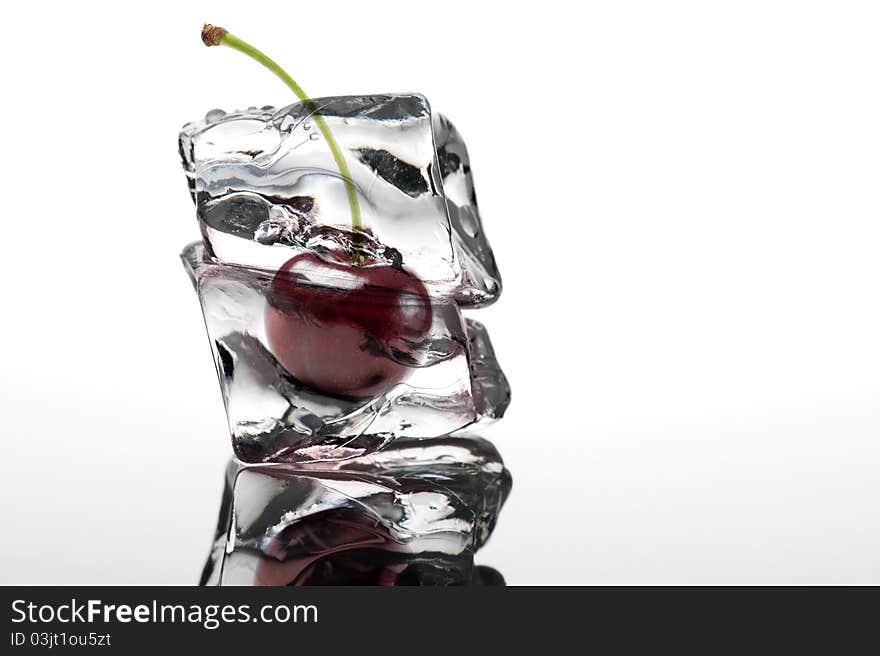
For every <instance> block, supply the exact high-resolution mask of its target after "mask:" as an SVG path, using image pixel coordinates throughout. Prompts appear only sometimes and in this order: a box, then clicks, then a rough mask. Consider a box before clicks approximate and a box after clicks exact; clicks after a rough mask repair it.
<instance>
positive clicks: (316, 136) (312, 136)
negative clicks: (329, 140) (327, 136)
mask: <svg viewBox="0 0 880 656" xmlns="http://www.w3.org/2000/svg"><path fill="white" fill-rule="evenodd" d="M319 136H320V135H318V133H317V132H313V133H312V134H310V135H309V139H311V140H312V141H317V140H318V137H319Z"/></svg>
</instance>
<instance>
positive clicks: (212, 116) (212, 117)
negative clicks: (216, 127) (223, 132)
mask: <svg viewBox="0 0 880 656" xmlns="http://www.w3.org/2000/svg"><path fill="white" fill-rule="evenodd" d="M224 116H226V112H224V111H223V110H222V109H212V110H211V111H210V112H208V113H207V114H205V120H206V121H207V122H208V123H214V122H215V121H219V120H220V119H221V118H223V117H224Z"/></svg>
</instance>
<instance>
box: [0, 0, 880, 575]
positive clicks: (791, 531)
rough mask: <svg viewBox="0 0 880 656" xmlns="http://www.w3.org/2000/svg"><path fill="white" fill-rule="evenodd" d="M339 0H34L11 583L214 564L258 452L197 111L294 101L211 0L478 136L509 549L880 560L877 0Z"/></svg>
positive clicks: (28, 20)
mask: <svg viewBox="0 0 880 656" xmlns="http://www.w3.org/2000/svg"><path fill="white" fill-rule="evenodd" d="M338 4H339V6H334V8H333V9H332V11H331V10H330V9H327V10H326V11H325V13H322V11H323V10H321V9H320V8H319V6H316V5H314V4H312V5H300V4H295V5H294V4H289V3H285V4H283V5H278V6H277V7H276V8H275V9H272V10H271V11H263V10H260V11H258V10H257V9H256V7H254V6H246V7H242V6H241V3H239V2H235V3H231V2H230V3H217V2H211V3H207V2H202V3H192V4H189V5H187V6H186V7H185V8H184V6H183V5H180V6H177V7H175V8H174V10H173V11H171V10H164V9H156V8H152V9H150V10H149V13H146V12H147V10H145V13H144V15H143V16H137V15H133V14H132V9H131V8H125V7H121V6H114V5H113V4H109V3H108V4H106V5H98V4H96V3H88V2H86V3H76V6H72V5H71V6H68V5H63V4H61V3H59V4H58V5H57V6H56V7H55V9H54V12H55V15H54V19H53V20H51V21H48V22H46V21H45V19H46V16H47V15H48V14H47V11H48V10H47V8H46V7H45V6H43V5H42V4H40V5H37V4H34V3H31V4H30V5H19V6H18V7H17V8H15V9H7V10H6V12H7V14H6V15H7V18H8V20H5V21H4V24H5V25H6V27H7V29H6V30H5V36H4V39H3V40H2V42H0V51H2V52H0V54H2V60H3V61H4V62H5V63H4V86H5V92H4V101H3V106H2V109H0V113H2V122H0V126H2V130H3V141H4V154H3V156H2V158H0V167H2V180H3V181H4V190H3V205H2V207H3V210H2V214H3V226H4V230H3V237H2V239H0V274H2V280H3V281H4V283H3V303H2V307H3V308H4V310H3V314H2V316H3V320H2V323H0V338H2V339H0V344H2V377H0V435H2V445H3V463H4V471H3V475H2V477H0V492H2V496H0V504H2V505H0V511H2V515H0V517H2V523H3V527H4V531H3V539H2V540H0V583H42V584H58V583H192V582H195V581H196V580H197V578H198V574H199V571H200V568H201V566H202V560H203V558H204V556H205V555H206V553H207V550H208V547H209V544H210V542H211V537H212V532H213V528H214V523H215V517H216V511H217V507H218V504H219V501H220V491H221V478H222V472H223V467H224V462H225V460H226V458H227V457H228V456H229V453H230V451H229V444H228V440H227V437H226V426H225V418H224V415H223V410H222V405H221V401H220V394H219V390H218V387H217V383H216V380H215V377H214V370H213V365H212V362H211V357H210V354H209V349H208V344H207V340H206V338H205V336H204V334H203V326H202V320H201V316H200V312H199V309H198V306H197V302H196V298H195V296H194V294H193V292H192V290H191V288H190V284H189V282H188V280H187V279H186V276H185V274H184V271H183V268H182V267H181V265H180V264H179V262H178V260H177V253H178V252H179V251H180V249H181V248H182V247H183V245H184V244H185V243H186V242H188V241H191V240H193V239H196V238H197V236H198V233H197V229H196V224H195V218H194V212H193V208H192V205H191V203H190V200H189V197H188V195H187V192H186V185H185V183H184V178H183V174H182V172H181V170H180V166H179V162H178V160H177V153H176V134H177V130H178V128H179V127H180V125H181V124H182V123H183V122H185V121H187V120H192V119H196V118H199V117H200V116H202V115H203V114H204V113H205V111H207V110H208V109H211V108H213V107H225V108H227V109H231V108H235V107H241V106H247V105H251V104H254V105H263V104H266V103H273V104H277V105H282V104H285V103H287V102H289V101H290V100H291V98H290V97H289V96H288V94H287V93H286V91H285V89H284V88H283V87H282V86H281V85H280V83H278V82H276V81H275V80H274V79H272V78H271V77H270V76H269V75H268V74H267V73H264V72H262V71H261V70H258V69H257V68H256V67H255V65H254V64H252V63H251V62H248V61H246V60H245V59H244V58H242V57H240V56H239V55H237V54H235V53H232V52H230V51H225V50H223V51H220V50H217V51H208V50H207V49H205V48H203V47H202V46H201V45H200V43H199V40H198V32H199V28H200V26H201V23H202V22H203V21H206V20H207V21H210V22H214V23H216V24H221V25H226V26H227V27H229V28H230V29H232V30H233V31H235V32H236V33H238V34H239V35H240V36H242V37H244V38H246V39H248V40H250V41H253V42H255V43H256V44H258V45H259V46H261V47H263V48H264V49H265V50H266V51H268V52H269V53H271V54H272V55H273V56H275V57H276V58H277V59H279V60H280V61H281V62H282V63H283V64H285V65H286V66H287V67H288V68H289V69H290V70H291V72H292V73H293V74H294V75H295V76H296V77H297V78H298V80H299V81H300V82H301V83H302V84H303V86H304V87H305V88H306V89H307V90H308V91H309V92H310V93H312V94H314V95H331V94H345V93H359V92H385V91H410V90H417V91H421V92H423V93H425V94H426V95H427V96H428V97H429V99H430V100H431V101H432V103H433V105H434V107H435V108H436V109H438V110H440V111H442V112H444V113H445V114H447V115H449V116H450V117H452V118H453V120H454V121H455V122H456V125H458V127H459V128H460V129H461V130H462V132H463V133H464V135H465V137H466V138H467V140H468V143H469V146H470V150H471V156H472V160H473V164H474V171H475V175H476V181H477V189H478V194H479V198H480V203H481V208H482V211H483V214H484V219H485V221H486V229H487V231H488V234H489V236H490V238H491V240H492V243H493V245H494V247H495V252H496V256H497V258H498V260H499V263H500V266H501V269H502V272H503V275H504V279H505V285H506V289H505V293H504V295H503V297H502V299H501V300H500V302H499V303H498V304H497V305H496V306H494V307H492V308H490V309H488V310H485V311H482V312H480V317H479V318H480V319H481V320H483V321H484V322H485V323H486V324H487V325H488V327H489V329H490V331H491V334H492V337H493V341H494V343H495V346H496V349H497V351H498V354H499V357H500V359H501V362H502V364H503V366H504V367H505V369H506V371H507V373H508V375H509V377H510V380H511V383H512V385H513V389H514V401H513V405H512V406H511V409H510V411H509V414H508V416H507V418H506V419H505V420H504V421H503V422H501V423H500V424H498V425H497V426H496V427H494V428H493V430H491V432H488V433H487V434H486V437H489V438H490V439H492V440H493V441H494V442H495V443H496V444H497V446H498V447H499V449H500V450H501V452H502V454H503V455H504V456H505V458H506V460H507V463H508V465H509V467H510V469H511V470H512V472H513V475H514V489H513V494H512V496H511V498H510V500H509V503H508V505H507V507H506V508H505V510H504V512H503V514H502V516H501V520H500V522H499V525H498V529H497V532H496V534H495V536H494V537H493V538H492V540H491V541H490V543H489V545H488V546H487V547H486V549H485V551H484V552H483V553H482V554H481V555H480V557H479V560H481V561H482V562H484V563H488V564H492V565H494V566H496V567H498V568H499V569H500V570H501V571H502V572H503V573H504V574H505V576H506V577H507V578H508V580H509V581H510V582H511V583H518V584H536V583H658V582H664V583H676V582H677V583H716V582H725V583H761V582H772V583H785V582H799V583H808V582H809V583H825V582H875V583H876V582H880V555H878V554H880V526H878V521H877V520H878V517H877V508H878V502H880V484H878V482H877V474H876V472H877V470H878V465H880V445H878V439H877V438H878V431H880V346H878V343H880V340H878V336H880V309H878V303H880V294H878V292H880V258H878V256H877V253H878V241H880V222H878V219H880V186H878V180H880V121H878V120H877V117H878V116H880V87H878V84H877V81H878V79H880V75H878V73H880V71H878V67H880V64H878V62H880V40H878V39H877V38H876V37H877V32H878V18H880V12H878V9H877V7H876V5H874V4H872V3H869V2H863V3H858V2H833V3H832V2H826V3H821V2H818V3H802V2H737V3H711V5H707V4H706V3H700V2H672V3H663V6H662V7H659V6H655V4H654V3H650V2H618V3H613V4H611V3H607V6H597V5H596V4H595V3H584V4H583V6H582V8H581V9H580V10H578V13H577V14H576V13H574V10H573V9H571V8H570V7H571V6H572V5H570V4H568V3H562V2H545V3H541V5H540V6H534V5H531V4H529V5H523V6H521V7H519V6H515V5H509V6H506V8H505V9H504V10H503V11H501V10H498V9H495V10H493V9H491V8H490V6H489V5H490V4H491V3H485V5H486V6H485V7H483V6H482V5H480V6H478V5H477V4H475V3H472V2H444V3H443V4H442V6H439V5H437V4H436V3H435V4H433V5H424V6H422V5H417V6H416V5H413V4H412V3H355V2H346V3H338ZM404 8H405V11H404ZM83 16H88V17H89V20H87V21H83V20H82V18H83ZM138 21H140V26H141V27H140V29H141V30H142V32H141V33H142V34H144V35H145V36H144V38H142V39H141V38H138V37H137V36H136V35H137V34H138V30H137V29H136V28H134V27H133V26H134V25H135V24H136V23H137V22H138ZM372 42H378V43H383V44H386V45H387V47H385V48H374V49H372V50H370V51H365V50H364V49H365V47H366V46H365V44H366V43H372ZM404 55H405V56H404Z"/></svg>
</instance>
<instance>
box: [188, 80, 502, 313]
mask: <svg viewBox="0 0 880 656" xmlns="http://www.w3.org/2000/svg"><path fill="white" fill-rule="evenodd" d="M313 102H314V106H315V107H317V109H318V112H319V113H320V114H321V115H322V116H323V117H324V118H325V120H326V122H327V124H328V126H329V128H330V130H331V132H332V134H333V135H334V137H335V139H336V141H337V142H338V143H339V145H340V147H341V148H342V149H343V151H344V154H345V157H346V161H347V163H348V166H349V168H350V171H351V176H352V182H353V183H354V185H355V187H356V189H357V195H358V199H359V203H360V207H361V213H362V217H363V225H364V232H363V233H360V234H359V235H358V237H357V239H358V246H359V248H361V249H362V250H364V251H365V252H366V253H368V254H369V255H371V256H374V257H375V258H376V259H379V260H385V261H388V262H396V263H398V264H400V265H401V266H403V267H404V268H405V269H406V270H407V271H409V272H410V273H411V274H413V275H415V276H417V277H418V278H419V279H420V280H421V281H422V282H423V283H424V284H425V285H426V287H427V288H428V289H429V290H430V291H431V292H432V293H440V294H451V295H452V296H453V297H454V298H455V299H456V301H457V302H458V303H459V304H460V305H470V306H478V305H485V304H488V303H491V302H492V301H494V300H495V299H496V298H497V296H498V294H499V293H500V291H501V278H500V276H499V274H498V271H497V268H496V266H495V261H494V258H493V256H492V250H491V248H490V247H489V244H488V242H487V241H486V238H485V235H484V233H483V228H482V226H481V223H480V218H479V214H478V212H477V205H476V197H475V195H474V189H473V180H472V177H471V173H470V162H469V159H468V154H467V149H466V148H465V146H464V143H463V141H462V140H461V137H460V136H459V134H458V132H457V131H456V130H455V128H454V127H453V126H452V124H451V123H449V121H448V120H446V119H445V118H443V117H440V116H434V117H432V114H431V109H430V107H429V105H428V102H427V100H426V99H425V98H424V97H422V96H420V95H414V94H411V95H381V96H351V97H337V98H320V99H316V100H314V101H313ZM179 145H180V153H181V157H182V159H183V163H184V168H185V170H186V174H187V178H188V181H189V186H190V191H191V193H192V196H193V199H194V201H195V203H196V206H197V213H198V217H199V221H200V226H201V230H202V234H203V237H204V240H205V243H206V245H207V247H208V249H209V252H210V253H211V254H212V255H214V256H216V257H217V258H219V260H221V261H223V262H226V263H231V264H240V265H245V266H250V267H256V268H264V269H270V270H272V269H277V268H279V267H280V266H281V265H282V264H283V263H284V262H286V261H287V260H288V259H290V258H291V257H292V256H293V255H295V254H297V253H299V252H303V251H305V250H313V251H322V252H331V253H332V252H337V253H338V252H347V253H350V252H351V250H352V238H353V233H352V230H351V225H350V214H349V206H348V199H347V195H346V189H345V185H344V184H343V182H342V178H341V177H340V174H339V172H338V170H337V168H336V164H335V162H334V160H333V157H332V154H331V151H330V149H329V147H328V145H327V143H326V142H325V140H324V138H323V137H322V136H321V134H320V132H319V130H318V129H317V127H316V125H315V121H314V117H313V116H311V115H310V114H309V111H308V109H307V108H306V106H305V105H303V104H302V103H296V104H294V105H290V106H288V107H284V108H282V109H279V110H275V109H273V108H265V107H264V108H262V109H256V108H252V109H249V110H247V111H240V112H233V113H229V114H226V113H224V112H222V111H219V110H214V111H212V112H209V114H208V115H207V116H206V117H205V119H204V120H203V121H199V122H196V123H189V124H187V125H186V126H184V128H183V130H182V132H181V134H180V143H179ZM447 187H448V190H446V188H447ZM444 190H446V191H444Z"/></svg>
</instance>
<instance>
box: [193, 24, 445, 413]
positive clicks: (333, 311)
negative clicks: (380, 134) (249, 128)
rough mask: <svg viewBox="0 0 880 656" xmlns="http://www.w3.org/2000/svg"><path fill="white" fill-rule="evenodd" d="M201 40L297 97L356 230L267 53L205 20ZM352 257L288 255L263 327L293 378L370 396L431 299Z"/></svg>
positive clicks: (339, 158) (357, 215) (396, 366)
mask: <svg viewBox="0 0 880 656" xmlns="http://www.w3.org/2000/svg"><path fill="white" fill-rule="evenodd" d="M202 41H203V42H204V43H205V45H206V46H226V47H228V48H232V49H233V50H237V51H239V52H241V53H243V54H244V55H247V56H248V57H250V58H251V59H253V60H254V61H256V62H257V63H259V64H261V65H262V66H265V67H266V68H267V69H268V70H269V71H271V72H272V73H274V74H275V75H276V76H278V78H279V79H280V80H281V81H282V82H284V84H285V85H287V87H288V88H289V89H290V90H291V91H293V92H294V93H295V94H296V96H297V97H298V98H299V99H300V100H301V101H302V103H303V106H304V107H305V109H306V110H307V111H308V113H309V115H310V116H311V117H313V118H314V120H315V125H317V127H318V130H319V131H320V133H321V135H322V136H323V137H324V140H325V141H326V142H327V147H328V148H329V149H330V153H331V154H332V155H333V160H334V162H335V163H336V168H337V169H339V176H340V178H341V180H342V183H343V184H344V185H345V192H346V196H347V197H348V205H349V211H350V213H351V228H352V232H353V233H354V234H355V235H358V234H360V233H361V232H362V230H363V227H362V222H361V211H360V204H359V201H358V194H357V190H356V188H355V185H354V182H353V181H352V176H351V171H350V170H349V168H348V164H347V163H346V161H345V156H344V154H343V152H342V149H341V148H340V147H339V144H338V143H337V142H336V139H335V138H334V136H333V133H332V132H331V131H330V128H329V126H328V125H327V122H326V121H325V120H324V117H323V116H321V113H320V112H319V111H318V108H317V107H316V106H315V104H314V103H313V102H312V101H311V100H310V99H309V97H308V96H307V95H306V93H305V91H303V89H302V87H301V86H299V84H297V83H296V81H295V80H294V79H293V78H292V77H290V75H288V74H287V72H286V71H285V70H284V69H282V68H281V67H280V66H279V65H278V64H276V63H275V62H274V61H273V60H272V59H270V58H269V57H267V56H266V55H265V54H263V53H262V52H260V51H259V50H257V49H256V48H254V47H253V46H252V45H250V44H249V43H246V42H245V41H242V40H241V39H239V38H238V37H236V36H234V35H232V34H230V33H229V31H228V30H226V29H224V28H222V27H216V26H214V25H210V24H209V25H205V26H204V27H203V28H202ZM356 250H358V251H359V249H356ZM353 255H354V257H353V260H354V261H353V262H352V263H340V262H328V261H326V260H322V259H321V258H319V257H318V256H317V255H313V254H306V255H298V256H296V257H294V258H292V259H290V260H288V261H287V262H286V263H285V264H284V265H283V266H282V267H281V269H279V270H278V273H277V274H276V275H275V278H274V279H273V280H272V288H271V292H270V294H269V307H268V309H267V311H266V332H267V334H268V341H269V347H270V348H271V349H272V352H273V353H274V354H275V357H276V358H277V360H278V361H279V362H280V363H281V364H282V365H283V366H284V367H285V368H286V369H287V370H288V371H289V372H290V373H291V374H292V375H293V376H294V377H296V378H297V379H299V380H300V381H301V382H303V383H305V384H306V385H309V386H311V387H313V388H315V389H317V390H320V391H322V392H325V393H327V394H333V395H338V396H349V397H355V398H357V397H366V396H373V395H375V394H376V393H378V392H380V391H382V390H384V389H387V388H388V387H390V386H391V385H393V384H394V383H397V382H400V381H401V380H403V379H404V378H405V377H406V375H407V374H408V373H409V369H410V367H408V366H407V365H406V364H405V362H403V360H406V355H407V352H408V347H409V346H411V345H413V344H414V343H416V342H419V341H421V340H422V339H424V338H425V337H426V336H427V334H428V331H429V330H430V327H431V303H430V299H429V297H428V293H427V291H425V287H424V285H422V283H421V282H420V281H419V280H418V279H417V278H414V277H413V276H412V275H410V274H409V273H407V272H405V271H403V270H402V269H398V268H395V267H392V266H389V265H387V264H384V263H377V262H375V261H366V258H365V257H364V255H363V254H362V253H360V252H356V253H354V254H353ZM328 280H329V281H330V282H329V283H328Z"/></svg>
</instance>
